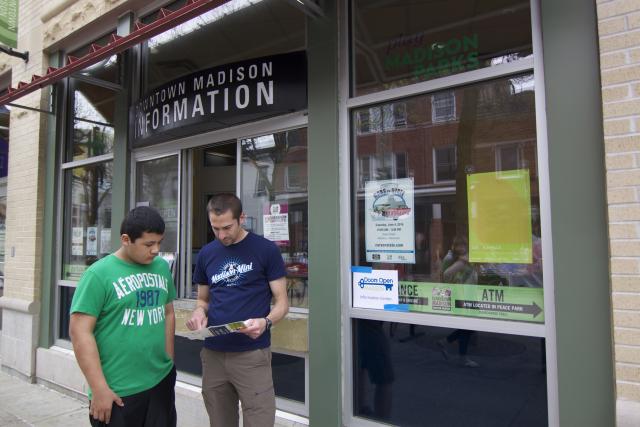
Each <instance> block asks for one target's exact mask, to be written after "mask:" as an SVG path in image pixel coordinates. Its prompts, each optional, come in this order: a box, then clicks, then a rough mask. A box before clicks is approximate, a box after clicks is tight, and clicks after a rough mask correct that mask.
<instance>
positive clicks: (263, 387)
mask: <svg viewBox="0 0 640 427" xmlns="http://www.w3.org/2000/svg"><path fill="white" fill-rule="evenodd" d="M200 358H201V360H202V396H203V397H204V404H205V406H206V408H207V413H208V414H209V423H210V426H211V427H233V426H237V425H238V423H239V416H238V400H240V402H241V403H242V425H243V427H273V425H274V423H275V417H276V398H275V393H274V390H273V377H272V375H271V350H270V349H269V348H263V349H259V350H251V351H242V352H219V351H213V350H209V349H207V348H203V349H202V351H201V352H200Z"/></svg>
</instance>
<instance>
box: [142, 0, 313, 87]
mask: <svg viewBox="0 0 640 427" xmlns="http://www.w3.org/2000/svg"><path fill="white" fill-rule="evenodd" d="M184 4H185V1H184V0H179V1H176V2H173V3H171V4H169V5H165V6H163V7H164V8H166V9H170V10H176V9H177V8H179V7H182V6H184ZM157 15H158V14H157V12H154V13H152V14H151V15H149V16H147V17H145V18H144V19H143V22H145V23H150V22H153V21H154V20H155V19H156V17H157ZM223 16H224V19H220V18H221V17H223ZM247 22H251V23H252V25H251V31H247ZM147 48H148V62H147V67H146V68H145V70H146V72H147V75H146V86H145V88H144V90H145V91H148V90H150V89H153V88H155V87H158V86H160V85H162V84H164V83H167V82H168V81H171V80H173V79H176V78H178V77H180V76H184V75H186V74H189V73H193V72H195V71H199V70H203V69H206V68H211V67H215V66H217V65H222V64H229V63H233V62H237V61H241V60H244V59H250V58H259V57H262V56H269V55H275V54H279V53H285V52H293V51H296V50H303V49H304V48H305V16H304V14H303V13H302V12H301V11H300V10H299V9H298V8H296V7H294V6H292V5H290V4H288V3H287V2H282V1H278V0H261V1H253V0H252V1H247V0H232V1H229V2H227V3H225V4H223V5H222V6H219V7H217V8H215V9H213V10H211V11H209V12H206V13H204V14H202V15H200V16H198V17H196V18H193V19H192V20H190V21H187V22H185V23H184V24H181V25H178V26H177V27H175V28H172V29H170V30H167V31H165V32H164V33H162V34H159V35H157V36H155V37H152V38H151V39H150V40H149V41H148V44H147Z"/></svg>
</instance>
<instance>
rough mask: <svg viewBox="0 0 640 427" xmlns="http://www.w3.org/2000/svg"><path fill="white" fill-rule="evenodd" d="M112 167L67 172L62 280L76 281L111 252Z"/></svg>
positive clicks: (97, 166)
mask: <svg viewBox="0 0 640 427" xmlns="http://www.w3.org/2000/svg"><path fill="white" fill-rule="evenodd" d="M112 170H113V164H112V163H111V162H104V163H97V164H94V165H90V166H82V167H77V168H73V169H68V170H66V171H65V176H64V183H65V184H64V185H65V207H64V228H63V230H64V244H63V265H62V279H63V280H72V281H77V280H79V279H80V276H81V275H82V273H83V272H84V271H85V270H86V269H87V267H89V266H90V265H91V264H93V263H94V262H95V261H97V260H98V259H100V258H102V257H103V256H105V255H108V254H109V253H110V252H111V250H112V248H111V184H112Z"/></svg>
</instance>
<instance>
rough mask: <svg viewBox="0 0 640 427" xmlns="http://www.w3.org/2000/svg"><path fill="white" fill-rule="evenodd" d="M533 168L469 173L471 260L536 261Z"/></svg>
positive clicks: (517, 262) (527, 262)
mask: <svg viewBox="0 0 640 427" xmlns="http://www.w3.org/2000/svg"><path fill="white" fill-rule="evenodd" d="M529 180H530V178H529V170H528V169H519V170H509V171H497V172H485V173H476V174H469V175H467V197H468V199H467V200H468V203H469V204H468V208H469V262H491V263H503V264H507V263H508V264H531V263H532V234H531V191H530V187H529Z"/></svg>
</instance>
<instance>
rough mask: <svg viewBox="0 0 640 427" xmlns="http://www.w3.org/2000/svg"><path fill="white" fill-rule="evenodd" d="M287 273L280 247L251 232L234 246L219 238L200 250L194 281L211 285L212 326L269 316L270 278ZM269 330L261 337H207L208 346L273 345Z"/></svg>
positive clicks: (241, 348)
mask: <svg viewBox="0 0 640 427" xmlns="http://www.w3.org/2000/svg"><path fill="white" fill-rule="evenodd" d="M284 276H286V271H285V267H284V262H283V261H282V256H281V255H280V251H279V250H278V247H277V246H276V245H275V244H274V243H273V242H271V241H270V240H267V239H265V238H264V237H262V236H258V235H257V234H254V233H251V232H249V233H248V234H247V235H246V236H245V238H244V239H242V240H241V241H239V242H238V243H235V244H233V245H230V246H224V245H223V244H222V243H220V242H219V241H218V240H214V241H213V242H211V243H209V244H207V245H206V246H205V247H203V248H202V250H201V251H200V253H199V254H198V260H197V261H196V269H195V272H194V273H193V283H196V284H198V285H203V284H205V283H206V284H207V285H209V313H208V316H209V319H208V323H207V324H208V326H211V325H221V324H224V323H229V322H236V321H239V320H247V319H255V318H260V317H265V316H266V315H267V314H269V311H270V310H271V296H272V295H271V288H270V287H269V282H270V281H273V280H276V279H279V278H281V277H284ZM270 344H271V335H270V333H269V331H266V332H265V333H264V334H262V335H261V336H260V337H258V338H257V339H255V340H254V339H251V338H249V337H248V336H246V335H244V334H241V333H231V334H227V335H222V336H216V337H211V338H207V339H206V340H205V342H204V346H205V347H207V348H210V349H212V350H217V351H247V350H255V349H259V348H265V347H269V345H270Z"/></svg>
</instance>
